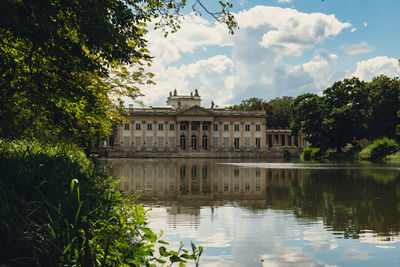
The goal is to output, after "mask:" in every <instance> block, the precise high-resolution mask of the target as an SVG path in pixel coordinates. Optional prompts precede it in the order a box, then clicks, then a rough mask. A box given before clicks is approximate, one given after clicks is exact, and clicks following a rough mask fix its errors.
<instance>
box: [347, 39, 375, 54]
mask: <svg viewBox="0 0 400 267" xmlns="http://www.w3.org/2000/svg"><path fill="white" fill-rule="evenodd" d="M341 48H342V49H343V50H344V51H345V52H346V53H347V54H350V55H356V54H363V53H368V52H371V51H372V50H373V49H372V47H370V46H369V45H368V43H366V42H361V43H359V44H353V45H347V44H344V45H342V46H341Z"/></svg>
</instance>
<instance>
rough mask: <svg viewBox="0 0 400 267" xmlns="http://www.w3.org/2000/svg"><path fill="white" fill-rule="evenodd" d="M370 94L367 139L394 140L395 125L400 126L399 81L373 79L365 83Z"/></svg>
mask: <svg viewBox="0 0 400 267" xmlns="http://www.w3.org/2000/svg"><path fill="white" fill-rule="evenodd" d="M367 87H368V88H369V91H370V94H369V98H370V103H371V105H370V114H369V117H370V119H369V123H368V137H369V139H371V140H373V139H376V138H381V137H384V136H386V137H388V138H394V137H395V136H396V125H397V124H400V118H399V117H398V114H397V113H398V112H399V111H400V81H399V79H398V78H389V77H387V76H383V75H381V76H378V77H375V78H374V79H373V80H372V81H371V82H369V83H367Z"/></svg>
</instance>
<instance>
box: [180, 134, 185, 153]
mask: <svg viewBox="0 0 400 267" xmlns="http://www.w3.org/2000/svg"><path fill="white" fill-rule="evenodd" d="M180 146H181V150H186V136H185V135H183V134H182V135H181V138H180Z"/></svg>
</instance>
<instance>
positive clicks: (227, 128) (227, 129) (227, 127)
mask: <svg viewBox="0 0 400 267" xmlns="http://www.w3.org/2000/svg"><path fill="white" fill-rule="evenodd" d="M224 131H225V132H227V131H229V125H228V124H224Z"/></svg>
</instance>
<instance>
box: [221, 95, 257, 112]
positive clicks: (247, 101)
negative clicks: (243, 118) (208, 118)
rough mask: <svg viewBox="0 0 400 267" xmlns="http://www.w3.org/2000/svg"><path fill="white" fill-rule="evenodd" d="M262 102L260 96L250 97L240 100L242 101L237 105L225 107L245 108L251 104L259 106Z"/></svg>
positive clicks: (232, 108)
mask: <svg viewBox="0 0 400 267" xmlns="http://www.w3.org/2000/svg"><path fill="white" fill-rule="evenodd" d="M262 103H263V100H262V99H261V98H258V97H250V98H248V99H244V100H242V102H240V104H239V105H233V106H229V107H227V109H231V110H247V109H249V108H250V107H251V106H259V105H261V104H262Z"/></svg>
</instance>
